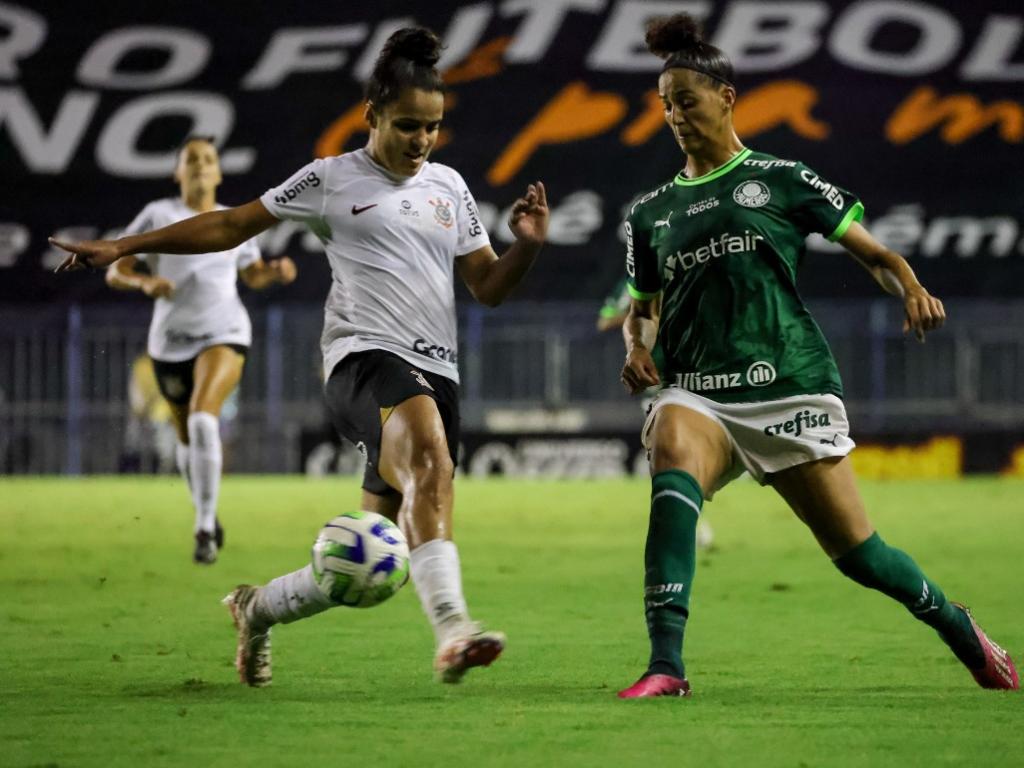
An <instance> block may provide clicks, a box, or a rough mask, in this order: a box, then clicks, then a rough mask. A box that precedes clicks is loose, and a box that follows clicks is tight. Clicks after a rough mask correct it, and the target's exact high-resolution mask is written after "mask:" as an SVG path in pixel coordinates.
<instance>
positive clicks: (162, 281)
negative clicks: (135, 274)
mask: <svg viewBox="0 0 1024 768" xmlns="http://www.w3.org/2000/svg"><path fill="white" fill-rule="evenodd" d="M142 292H143V293H144V294H146V295H147V296H149V298H151V299H166V298H167V297H168V296H170V295H171V294H172V293H174V283H173V282H172V281H170V280H168V279H167V278H166V277H149V278H146V280H145V281H144V282H143V283H142Z"/></svg>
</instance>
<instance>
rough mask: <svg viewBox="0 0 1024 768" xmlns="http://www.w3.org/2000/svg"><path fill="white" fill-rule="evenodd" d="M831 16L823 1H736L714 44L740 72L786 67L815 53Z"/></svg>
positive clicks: (726, 15) (731, 6) (724, 19)
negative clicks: (823, 28)
mask: <svg viewBox="0 0 1024 768" xmlns="http://www.w3.org/2000/svg"><path fill="white" fill-rule="evenodd" d="M828 16H829V9H828V6H826V5H824V4H823V3H808V2H788V3H770V4H769V3H762V2H739V3H732V4H730V5H729V7H728V9H727V10H726V12H725V16H724V17H723V18H722V21H721V23H720V24H719V26H718V29H717V30H716V32H715V36H714V44H715V45H717V46H718V47H719V48H721V49H722V50H723V51H725V52H726V53H727V54H728V55H729V59H730V60H731V61H732V65H733V67H735V68H736V71H738V72H764V71H770V70H775V69H782V68H783V67H789V66H792V65H794V64H799V63H800V62H801V61H805V60H806V59H809V58H810V57H811V56H813V55H814V52H815V51H817V50H818V48H819V47H820V45H821V32H822V27H824V25H825V22H826V21H828Z"/></svg>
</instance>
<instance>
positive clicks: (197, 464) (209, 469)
mask: <svg viewBox="0 0 1024 768" xmlns="http://www.w3.org/2000/svg"><path fill="white" fill-rule="evenodd" d="M188 442H189V445H188V453H189V477H188V479H189V480H190V486H191V488H192V503H193V505H194V506H195V508H196V531H206V532H207V533H213V529H214V521H215V520H216V519H217V496H218V495H219V494H220V469H221V464H222V462H223V459H222V457H221V444H220V425H219V423H218V420H217V417H216V416H214V415H213V414H212V413H206V412H205V411H196V412H195V413H191V414H189V417H188Z"/></svg>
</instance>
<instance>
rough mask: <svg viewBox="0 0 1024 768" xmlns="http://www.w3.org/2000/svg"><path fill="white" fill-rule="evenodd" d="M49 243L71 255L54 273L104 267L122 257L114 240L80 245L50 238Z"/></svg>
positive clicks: (93, 241)
mask: <svg viewBox="0 0 1024 768" xmlns="http://www.w3.org/2000/svg"><path fill="white" fill-rule="evenodd" d="M50 243H51V244H52V245H55V246H57V247H58V248H62V249H63V250H65V251H67V252H68V253H69V254H71V255H70V256H68V257H67V258H66V259H64V261H62V262H61V263H60V265H59V266H58V267H57V268H56V269H55V270H53V271H54V272H72V271H74V270H76V269H90V268H95V267H106V266H108V265H109V264H113V263H114V262H115V261H117V260H118V259H119V258H121V257H122V256H123V255H124V254H123V253H121V251H120V249H119V248H118V247H117V242H116V241H114V240H83V241H82V242H80V243H66V242H64V241H63V240H58V239H56V238H55V237H51V238H50Z"/></svg>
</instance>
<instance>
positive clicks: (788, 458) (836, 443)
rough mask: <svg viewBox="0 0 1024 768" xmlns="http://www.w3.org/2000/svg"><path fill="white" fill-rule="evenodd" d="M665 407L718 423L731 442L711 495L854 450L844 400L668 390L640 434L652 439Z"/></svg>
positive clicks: (658, 399)
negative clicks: (727, 398)
mask: <svg viewBox="0 0 1024 768" xmlns="http://www.w3.org/2000/svg"><path fill="white" fill-rule="evenodd" d="M666 405H679V406H682V407H683V408H689V409H691V410H694V411H697V413H702V414H704V415H705V416H707V417H708V418H709V419H712V420H714V421H716V422H718V425H719V426H721V427H722V429H723V430H724V431H725V434H726V435H728V437H729V442H730V443H732V466H731V467H730V468H729V469H728V470H726V471H725V472H723V473H722V476H721V477H719V478H718V481H717V483H716V484H715V488H714V489H713V491H712V492H711V493H709V494H708V498H709V499H710V498H711V497H712V496H713V495H714V491H716V490H718V489H719V488H723V487H725V485H726V484H727V483H730V482H731V481H733V480H735V479H736V478H737V477H739V476H740V475H741V474H743V471H744V470H746V471H747V472H749V473H750V474H751V475H752V476H753V477H754V479H755V480H757V482H759V483H761V485H765V484H766V483H767V475H770V474H771V473H773V472H779V471H781V470H783V469H788V468H790V467H795V466H796V465H797V464H805V463H806V462H808V461H815V460H817V459H824V458H828V457H830V456H845V455H846V454H848V453H849V452H850V451H852V450H853V448H854V445H855V443H854V442H853V440H851V439H850V425H849V422H848V421H847V419H846V408H844V407H843V401H842V400H840V399H839V398H838V397H836V396H835V395H796V396H795V397H784V398H782V399H781V400H766V401H764V402H760V403H728V404H727V403H717V402H715V401H714V400H709V399H708V398H706V397H701V396H700V395H698V394H694V393H693V392H689V391H687V390H685V389H680V388H679V387H665V388H664V389H663V390H661V391H660V392H659V393H658V396H657V397H655V398H654V402H653V403H652V404H651V408H650V410H649V411H648V413H647V420H646V421H645V422H644V430H643V433H642V434H641V440H642V441H643V444H644V448H646V449H647V451H648V453H650V446H649V445H648V438H649V436H650V432H651V426H652V425H653V424H654V417H655V416H656V415H657V413H658V411H659V410H660V409H662V408H664V407H665V406H666Z"/></svg>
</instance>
